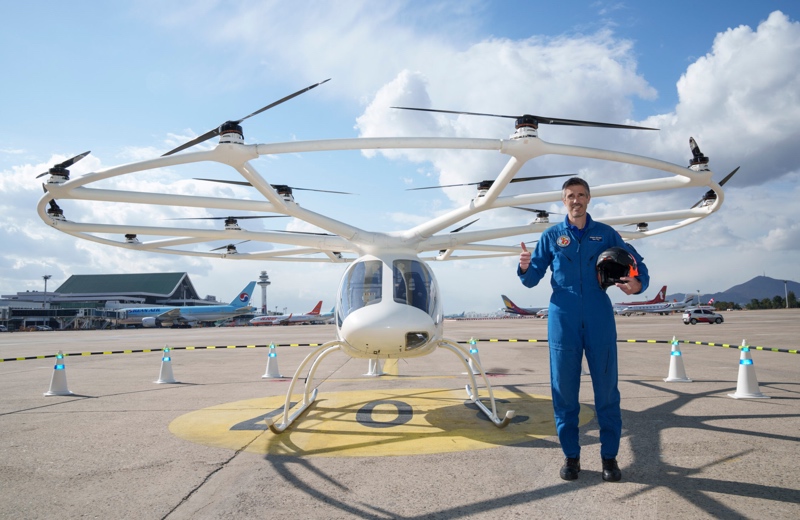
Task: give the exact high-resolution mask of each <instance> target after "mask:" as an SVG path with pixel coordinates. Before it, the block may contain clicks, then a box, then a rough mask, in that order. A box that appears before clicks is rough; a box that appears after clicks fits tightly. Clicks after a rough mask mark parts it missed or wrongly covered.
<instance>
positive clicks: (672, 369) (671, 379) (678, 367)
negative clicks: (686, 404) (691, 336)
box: [664, 336, 692, 383]
mask: <svg viewBox="0 0 800 520" xmlns="http://www.w3.org/2000/svg"><path fill="white" fill-rule="evenodd" d="M678 345H679V342H678V340H677V339H675V336H672V352H671V355H670V356H669V374H668V375H667V378H666V379H665V380H664V381H665V382H667V383H691V382H692V380H691V379H689V378H688V377H686V369H685V368H684V367H683V354H681V348H680V347H679V346H678Z"/></svg>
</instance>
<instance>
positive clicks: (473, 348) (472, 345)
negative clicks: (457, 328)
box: [467, 338, 481, 375]
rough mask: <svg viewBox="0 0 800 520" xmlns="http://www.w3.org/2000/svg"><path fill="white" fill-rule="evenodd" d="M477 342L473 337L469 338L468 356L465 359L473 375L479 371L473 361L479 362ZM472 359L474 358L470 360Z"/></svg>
mask: <svg viewBox="0 0 800 520" xmlns="http://www.w3.org/2000/svg"><path fill="white" fill-rule="evenodd" d="M477 343H478V342H477V341H476V340H475V338H472V339H470V340H469V354H470V357H469V358H468V359H467V362H468V364H469V369H470V371H471V372H472V374H473V375H475V374H480V373H481V371H480V369H479V368H478V367H476V366H475V363H478V365H480V364H481V357H480V354H478V347H477ZM473 359H474V360H475V361H474V362H473V361H472V360H473Z"/></svg>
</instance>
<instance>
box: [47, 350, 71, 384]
mask: <svg viewBox="0 0 800 520" xmlns="http://www.w3.org/2000/svg"><path fill="white" fill-rule="evenodd" d="M44 395H72V392H70V391H69V388H67V368H66V365H64V353H63V352H61V351H60V350H59V351H58V354H56V365H55V366H54V367H53V377H52V378H51V379H50V390H48V391H47V392H45V393H44Z"/></svg>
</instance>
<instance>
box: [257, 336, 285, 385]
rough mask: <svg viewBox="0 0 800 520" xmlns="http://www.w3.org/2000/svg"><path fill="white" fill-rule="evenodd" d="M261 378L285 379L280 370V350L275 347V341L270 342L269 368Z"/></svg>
mask: <svg viewBox="0 0 800 520" xmlns="http://www.w3.org/2000/svg"><path fill="white" fill-rule="evenodd" d="M261 379H283V376H282V375H281V372H280V370H278V351H277V349H276V348H275V343H270V344H269V356H268V357H267V370H266V371H265V372H264V375H263V376H261Z"/></svg>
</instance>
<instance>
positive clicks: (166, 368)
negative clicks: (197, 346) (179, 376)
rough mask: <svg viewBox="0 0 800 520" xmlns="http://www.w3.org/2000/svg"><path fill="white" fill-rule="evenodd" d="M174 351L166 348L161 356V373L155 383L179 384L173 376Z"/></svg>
mask: <svg viewBox="0 0 800 520" xmlns="http://www.w3.org/2000/svg"><path fill="white" fill-rule="evenodd" d="M170 352H172V349H171V348H169V347H168V346H164V351H163V353H162V354H161V372H159V374H158V381H153V382H154V383H158V384H171V383H177V381H176V380H175V376H174V375H172V355H171V354H170Z"/></svg>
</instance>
